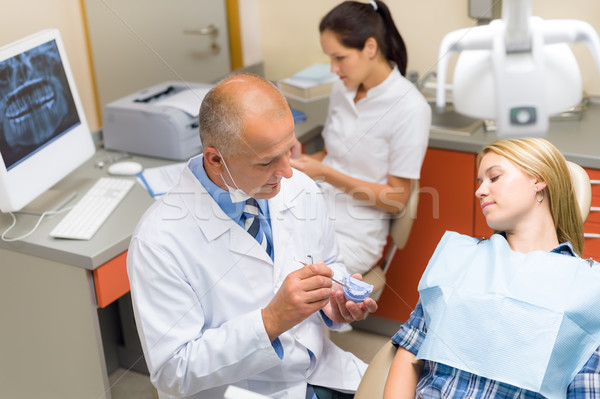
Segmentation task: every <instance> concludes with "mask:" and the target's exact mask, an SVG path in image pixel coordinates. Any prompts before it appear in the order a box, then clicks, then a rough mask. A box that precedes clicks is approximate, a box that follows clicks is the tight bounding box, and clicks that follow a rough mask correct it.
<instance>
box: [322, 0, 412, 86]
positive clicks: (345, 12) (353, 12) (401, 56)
mask: <svg viewBox="0 0 600 399" xmlns="http://www.w3.org/2000/svg"><path fill="white" fill-rule="evenodd" d="M325 30H330V31H332V32H333V33H334V34H335V35H336V36H337V38H338V40H339V41H340V43H341V44H343V45H344V46H346V47H349V48H354V49H357V50H362V49H363V48H364V47H365V42H366V41H367V39H368V38H370V37H372V38H374V39H375V40H376V41H377V45H378V46H379V49H380V51H381V52H382V54H383V55H384V56H385V58H386V59H387V60H388V61H391V62H394V63H395V64H396V65H397V66H398V70H399V71H400V73H401V74H402V75H403V76H405V75H406V65H407V63H408V54H407V52H406V45H405V44H404V40H403V39H402V36H401V35H400V32H398V29H397V28H396V24H395V23H394V20H393V19H392V15H391V13H390V10H389V8H388V7H387V5H386V4H385V3H384V2H382V1H372V2H371V3H360V2H358V1H344V2H343V3H341V4H339V5H338V6H336V7H335V8H333V9H332V10H331V11H330V12H329V13H327V15H325V16H324V17H323V19H322V20H321V23H320V24H319V31H320V32H321V33H323V32H324V31H325Z"/></svg>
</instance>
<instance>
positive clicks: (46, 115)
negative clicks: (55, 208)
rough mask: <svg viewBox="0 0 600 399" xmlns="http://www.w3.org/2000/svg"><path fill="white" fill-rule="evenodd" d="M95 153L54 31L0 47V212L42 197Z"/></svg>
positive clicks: (9, 210)
mask: <svg viewBox="0 0 600 399" xmlns="http://www.w3.org/2000/svg"><path fill="white" fill-rule="evenodd" d="M94 152H95V147H94V143H93V140H92V137H91V134H90V130H89V127H88V124H87V121H86V118H85V115H84V112H83V107H82V105H81V100H80V99H79V95H78V93H77V89H76V87H75V81H74V79H73V75H72V73H71V68H70V67H69V63H68V61H67V57H66V53H65V49H64V46H63V43H62V40H61V38H60V33H59V31H58V30H56V29H52V30H45V31H42V32H39V33H37V34H34V35H32V36H29V37H26V38H24V39H21V40H18V41H16V42H14V43H11V44H9V45H6V46H3V47H1V48H0V211H2V212H13V211H19V210H21V209H22V208H23V207H24V206H25V205H27V204H29V203H30V202H31V201H33V200H34V199H36V198H38V197H40V196H42V194H44V193H46V192H47V191H48V189H49V188H50V187H52V186H53V185H54V184H56V183H57V182H58V181H60V180H61V179H62V178H64V177H65V176H66V175H68V174H69V173H70V172H72V171H73V170H74V169H76V168H77V167H78V166H79V165H81V164H82V163H83V162H84V161H86V160H87V159H89V158H90V157H91V156H92V155H93V154H94Z"/></svg>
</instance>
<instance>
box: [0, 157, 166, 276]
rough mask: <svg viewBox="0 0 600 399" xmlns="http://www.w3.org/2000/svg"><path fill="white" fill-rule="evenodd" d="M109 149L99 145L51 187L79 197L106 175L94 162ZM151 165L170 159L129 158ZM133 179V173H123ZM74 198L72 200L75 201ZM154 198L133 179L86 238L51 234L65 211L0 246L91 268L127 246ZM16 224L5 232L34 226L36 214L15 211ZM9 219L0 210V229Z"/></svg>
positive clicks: (158, 164)
mask: <svg viewBox="0 0 600 399" xmlns="http://www.w3.org/2000/svg"><path fill="white" fill-rule="evenodd" d="M111 153H112V152H110V151H107V150H103V149H100V150H98V151H97V152H96V154H94V156H93V157H92V158H91V159H90V160H88V161H87V162H85V163H84V164H83V165H82V166H80V167H79V168H78V169H77V170H75V171H74V172H73V173H71V174H70V175H68V176H67V177H66V178H64V179H63V180H61V181H60V182H59V183H57V184H56V185H55V186H54V188H56V189H65V190H74V191H77V193H78V197H79V196H80V195H83V194H84V193H85V192H86V191H87V190H88V189H89V188H90V187H91V186H92V185H93V184H94V183H95V182H96V181H97V180H98V179H99V178H100V177H104V176H108V173H107V172H106V167H104V168H103V169H100V168H97V167H96V166H95V164H96V162H98V161H100V160H103V159H106V158H108V157H109V156H110V154H111ZM128 160H134V161H137V162H140V163H141V164H142V165H144V167H146V168H150V167H155V166H162V165H167V164H170V163H173V161H167V160H160V159H154V158H147V157H142V156H134V157H133V158H131V159H128ZM124 178H126V179H136V177H133V176H132V177H124ZM76 200H77V198H75V199H74V200H72V201H71V202H72V203H75V201H76ZM153 202H154V199H153V198H152V197H151V196H150V194H148V192H147V191H146V189H145V188H144V187H142V185H141V184H139V183H136V184H135V185H134V187H133V188H132V189H131V191H129V193H128V194H127V196H126V197H125V198H124V199H123V201H122V202H121V203H120V204H119V206H118V207H117V208H116V209H115V211H114V212H113V213H112V214H111V215H110V216H109V218H108V220H107V221H106V222H105V223H104V224H103V225H102V226H101V227H100V229H99V230H98V232H97V233H96V235H95V236H94V237H93V238H92V239H91V240H89V241H79V240H65V239H58V238H53V237H50V235H49V234H50V231H52V229H53V228H54V227H55V226H56V224H57V223H58V222H59V221H60V220H61V219H62V218H63V217H64V214H59V215H55V216H48V217H45V218H44V220H43V221H42V223H41V224H40V226H39V227H38V228H37V230H36V231H35V233H33V234H32V235H30V236H29V237H27V238H25V239H23V240H20V241H16V242H5V241H1V240H0V248H5V249H9V250H13V251H17V252H21V253H24V254H28V255H33V256H38V257H41V258H45V259H49V260H54V261H57V262H60V263H65V264H69V265H74V266H78V267H82V268H85V269H89V270H93V269H95V268H97V267H98V266H101V265H102V264H104V263H105V262H107V261H109V260H110V259H112V258H114V257H115V256H117V255H119V254H120V253H122V252H124V251H126V250H127V248H128V246H129V240H130V239H131V234H132V232H133V230H134V229H135V226H136V225H137V222H138V220H139V219H140V217H141V216H142V214H143V213H144V212H145V210H146V209H147V208H148V207H149V206H150V205H151V204H152V203H153ZM16 216H17V224H16V226H15V228H13V230H11V231H10V232H9V234H8V237H16V236H20V235H23V234H25V233H26V232H28V231H29V230H31V229H32V228H33V226H34V225H35V223H36V222H37V220H38V218H39V216H34V215H25V214H19V213H18V214H16ZM11 222H12V219H11V217H10V215H8V214H3V213H0V231H2V232H3V231H4V230H6V228H7V227H8V226H9V225H10V223H11Z"/></svg>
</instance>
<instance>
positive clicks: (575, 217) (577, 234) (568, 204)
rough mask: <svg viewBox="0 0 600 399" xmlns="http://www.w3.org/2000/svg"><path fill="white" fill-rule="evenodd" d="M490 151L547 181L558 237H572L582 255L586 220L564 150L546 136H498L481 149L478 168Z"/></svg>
mask: <svg viewBox="0 0 600 399" xmlns="http://www.w3.org/2000/svg"><path fill="white" fill-rule="evenodd" d="M488 152H494V153H496V154H498V155H501V156H503V157H505V158H506V159H508V160H509V161H511V162H513V163H514V164H515V165H517V166H518V167H520V168H521V169H522V170H523V171H524V172H525V173H527V174H528V175H530V176H533V177H535V178H536V179H538V180H539V181H543V182H545V183H546V186H547V187H546V188H545V189H544V191H545V193H544V195H545V198H546V200H547V201H549V204H550V213H551V215H552V218H553V220H554V227H555V228H556V235H557V237H558V241H559V242H561V243H562V242H566V241H569V242H570V243H571V244H572V245H573V249H574V250H575V252H576V253H577V254H578V255H579V256H582V254H583V245H584V242H583V220H582V217H581V211H580V210H579V205H578V204H577V198H576V196H575V189H574V188H573V182H572V180H571V174H570V172H569V168H568V166H567V163H566V161H565V158H564V157H563V155H562V154H561V153H560V151H558V149H557V148H556V147H555V146H554V145H553V144H552V143H550V142H549V141H547V140H545V139H542V138H526V139H512V140H498V141H495V142H493V143H491V144H489V145H487V146H485V147H484V148H483V150H481V152H480V153H479V155H478V156H477V167H478V168H479V165H480V164H481V160H482V158H483V156H484V155H485V154H487V153H488Z"/></svg>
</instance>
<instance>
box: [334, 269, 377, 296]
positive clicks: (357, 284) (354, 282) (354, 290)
mask: <svg viewBox="0 0 600 399" xmlns="http://www.w3.org/2000/svg"><path fill="white" fill-rule="evenodd" d="M342 283H343V287H342V288H343V290H344V296H345V297H346V299H347V300H349V301H352V302H357V303H358V302H362V301H364V300H365V299H367V298H368V297H369V295H371V293H372V292H373V286H372V285H371V284H369V283H365V282H364V281H360V280H358V279H356V278H354V277H352V276H351V275H350V273H346V274H345V275H344V277H343V278H342Z"/></svg>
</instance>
